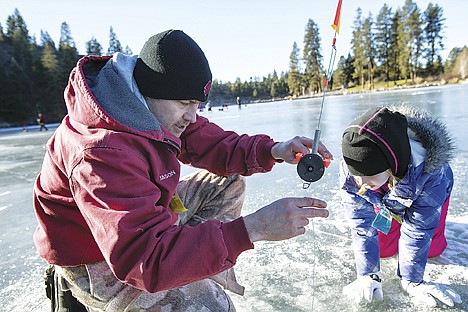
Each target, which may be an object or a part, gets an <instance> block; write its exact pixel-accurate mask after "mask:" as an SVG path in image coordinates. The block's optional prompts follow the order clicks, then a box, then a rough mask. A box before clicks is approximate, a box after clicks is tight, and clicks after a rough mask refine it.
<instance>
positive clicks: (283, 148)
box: [271, 136, 333, 164]
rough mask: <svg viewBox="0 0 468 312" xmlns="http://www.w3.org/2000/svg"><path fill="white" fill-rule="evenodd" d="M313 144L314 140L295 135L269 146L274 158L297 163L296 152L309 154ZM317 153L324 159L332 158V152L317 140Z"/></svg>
mask: <svg viewBox="0 0 468 312" xmlns="http://www.w3.org/2000/svg"><path fill="white" fill-rule="evenodd" d="M313 145H314V140H312V139H310V138H307V137H302V136H296V137H294V138H292V139H291V140H288V141H285V142H279V143H276V144H275V145H274V146H273V147H272V148H271V156H273V158H274V159H281V160H284V161H285V162H287V163H290V164H297V160H296V154H297V153H302V154H303V155H305V154H309V153H310V150H311V149H312V146H313ZM318 153H319V154H320V155H321V156H322V157H323V158H325V159H330V160H333V155H332V153H330V151H328V149H327V148H326V147H325V145H323V144H322V142H319V146H318Z"/></svg>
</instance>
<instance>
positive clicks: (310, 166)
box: [296, 0, 342, 311]
mask: <svg viewBox="0 0 468 312" xmlns="http://www.w3.org/2000/svg"><path fill="white" fill-rule="evenodd" d="M341 4H342V0H338V5H337V8H336V13H335V19H334V20H333V24H332V25H331V26H332V28H333V29H334V30H335V34H334V36H333V40H332V51H331V56H330V61H329V63H328V70H327V72H326V77H325V81H324V84H323V85H324V86H323V95H322V101H321V104H320V113H319V117H318V121H317V129H316V130H315V134H314V145H313V146H312V151H311V153H309V154H306V155H302V154H299V155H296V159H298V158H300V160H299V162H298V164H297V173H298V174H299V176H300V177H301V179H302V180H304V181H305V182H304V183H303V186H302V188H303V189H307V188H309V186H310V184H311V183H312V182H315V181H318V180H320V179H321V178H322V176H323V174H324V172H325V168H328V166H329V165H330V162H331V160H330V159H323V158H322V157H321V156H320V155H319V154H318V147H319V144H320V133H321V130H320V126H321V121H322V115H323V106H324V103H325V96H326V94H327V88H328V83H329V81H330V80H331V79H332V73H333V66H334V64H335V58H336V35H337V34H339V32H340V14H341ZM311 224H312V239H313V241H312V253H313V255H314V256H313V259H312V302H311V308H312V311H314V304H315V268H316V262H317V242H316V234H315V226H314V220H313V219H312V221H311Z"/></svg>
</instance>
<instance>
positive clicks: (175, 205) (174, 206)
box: [169, 192, 188, 213]
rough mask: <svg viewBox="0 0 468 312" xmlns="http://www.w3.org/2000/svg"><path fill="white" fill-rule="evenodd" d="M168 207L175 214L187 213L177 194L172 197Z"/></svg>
mask: <svg viewBox="0 0 468 312" xmlns="http://www.w3.org/2000/svg"><path fill="white" fill-rule="evenodd" d="M169 207H170V208H171V210H172V211H173V212H175V213H181V212H186V211H188V209H187V208H185V207H184V204H183V203H182V200H181V199H180V197H179V194H177V192H176V193H175V194H174V196H173V197H172V199H171V202H170V204H169Z"/></svg>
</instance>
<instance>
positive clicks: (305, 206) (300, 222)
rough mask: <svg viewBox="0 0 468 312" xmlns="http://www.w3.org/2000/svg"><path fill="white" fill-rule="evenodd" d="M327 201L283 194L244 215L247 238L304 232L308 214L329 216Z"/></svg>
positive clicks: (270, 238) (277, 237)
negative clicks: (283, 195)
mask: <svg viewBox="0 0 468 312" xmlns="http://www.w3.org/2000/svg"><path fill="white" fill-rule="evenodd" d="M326 206H327V204H326V203H325V202H324V201H322V200H320V199H315V198H310V197H303V198H282V199H280V200H277V201H275V202H273V203H271V204H269V205H268V206H265V207H263V208H261V209H259V210H257V211H256V212H254V213H252V214H250V215H247V216H245V217H244V223H245V227H246V228H247V232H248V233H249V237H250V241H251V242H252V243H253V242H256V241H260V240H266V241H280V240H285V239H289V238H292V237H295V236H298V235H301V234H304V233H305V226H306V225H308V224H309V218H317V217H322V218H326V217H328V210H327V209H324V208H325V207H326Z"/></svg>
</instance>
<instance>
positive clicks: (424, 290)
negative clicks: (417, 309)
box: [401, 279, 462, 307]
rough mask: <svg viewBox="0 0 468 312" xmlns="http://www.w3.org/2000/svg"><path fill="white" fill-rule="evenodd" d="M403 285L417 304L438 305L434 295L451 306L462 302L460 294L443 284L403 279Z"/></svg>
mask: <svg viewBox="0 0 468 312" xmlns="http://www.w3.org/2000/svg"><path fill="white" fill-rule="evenodd" d="M401 286H402V287H403V289H404V290H405V291H406V292H407V293H408V294H409V295H410V296H411V297H412V301H413V302H414V303H415V304H417V305H426V306H429V307H435V306H437V302H436V300H435V299H434V297H435V298H437V299H439V300H440V301H442V302H443V303H445V304H446V305H448V306H450V307H453V305H454V303H461V302H462V300H461V297H460V295H459V294H457V293H456V292H455V291H453V289H451V288H449V287H447V286H445V285H442V284H436V283H432V282H425V281H422V282H421V283H413V282H410V281H406V280H403V279H402V280H401Z"/></svg>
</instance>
